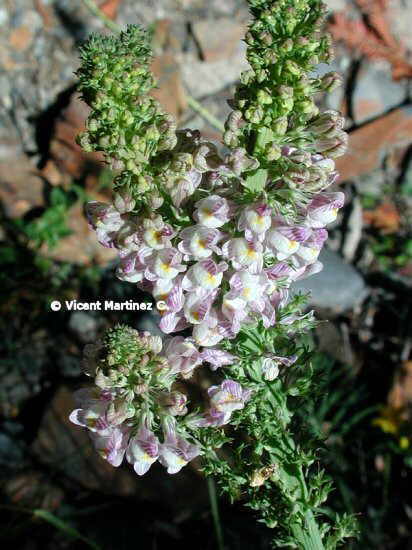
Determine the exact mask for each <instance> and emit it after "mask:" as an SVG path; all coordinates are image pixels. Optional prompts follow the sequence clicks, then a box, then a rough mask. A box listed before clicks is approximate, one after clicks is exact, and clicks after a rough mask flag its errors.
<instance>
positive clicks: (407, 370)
mask: <svg viewBox="0 0 412 550" xmlns="http://www.w3.org/2000/svg"><path fill="white" fill-rule="evenodd" d="M388 403H389V405H391V406H392V407H396V408H397V409H401V408H405V407H409V406H410V405H411V404H412V361H405V362H404V363H403V365H402V369H401V370H400V372H398V373H397V374H396V375H395V380H394V383H393V386H392V389H391V391H390V393H389V396H388Z"/></svg>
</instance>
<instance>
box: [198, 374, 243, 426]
mask: <svg viewBox="0 0 412 550" xmlns="http://www.w3.org/2000/svg"><path fill="white" fill-rule="evenodd" d="M208 394H209V398H210V410H209V412H208V414H207V415H206V417H205V424H204V425H209V426H223V425H224V424H227V423H228V422H229V420H230V417H231V415H232V413H233V411H236V410H239V409H243V407H244V406H245V403H246V402H247V401H248V400H249V399H250V396H251V395H252V391H251V390H249V389H244V388H242V386H241V385H240V384H239V383H238V382H235V381H234V380H230V379H228V380H225V381H224V382H222V383H221V384H220V385H219V386H211V387H210V388H209V389H208Z"/></svg>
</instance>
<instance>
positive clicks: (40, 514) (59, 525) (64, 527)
mask: <svg viewBox="0 0 412 550" xmlns="http://www.w3.org/2000/svg"><path fill="white" fill-rule="evenodd" d="M33 514H34V516H35V517H37V518H41V519H43V520H44V521H47V523H50V525H53V527H55V528H56V529H58V530H59V531H62V533H65V534H66V535H68V536H69V537H72V538H73V539H79V540H81V541H83V542H84V543H85V544H86V545H87V546H88V547H89V548H93V550H101V548H100V546H98V545H97V544H96V543H95V542H93V541H92V540H89V539H87V538H86V537H84V536H83V535H82V534H81V533H79V531H77V529H75V528H74V527H72V526H71V525H70V524H69V523H67V522H66V521H64V520H62V519H61V518H59V517H57V516H55V515H54V514H52V512H49V511H48V510H42V509H41V508H38V509H37V510H34V512H33Z"/></svg>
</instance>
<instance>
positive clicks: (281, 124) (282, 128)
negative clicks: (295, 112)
mask: <svg viewBox="0 0 412 550" xmlns="http://www.w3.org/2000/svg"><path fill="white" fill-rule="evenodd" d="M287 129H288V119H287V117H285V116H283V117H280V118H278V119H276V120H275V121H274V124H273V131H274V132H275V134H277V135H278V136H283V135H285V133H286V130H287Z"/></svg>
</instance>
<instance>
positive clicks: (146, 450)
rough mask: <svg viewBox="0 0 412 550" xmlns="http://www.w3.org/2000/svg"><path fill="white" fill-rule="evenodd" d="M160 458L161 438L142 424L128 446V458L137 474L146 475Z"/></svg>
mask: <svg viewBox="0 0 412 550" xmlns="http://www.w3.org/2000/svg"><path fill="white" fill-rule="evenodd" d="M158 458H159V440H158V439H157V437H156V436H155V434H154V433H153V432H152V431H151V430H149V429H148V428H147V427H146V426H143V425H142V426H141V427H140V428H139V431H138V432H137V434H136V435H135V436H133V437H132V438H131V439H130V441H129V445H128V447H127V451H126V459H127V461H128V462H129V463H130V464H132V465H133V468H134V471H135V472H136V474H137V475H139V476H142V475H144V474H145V473H146V472H147V471H148V470H149V468H150V466H151V465H152V464H153V463H154V462H156V460H157V459H158Z"/></svg>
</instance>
